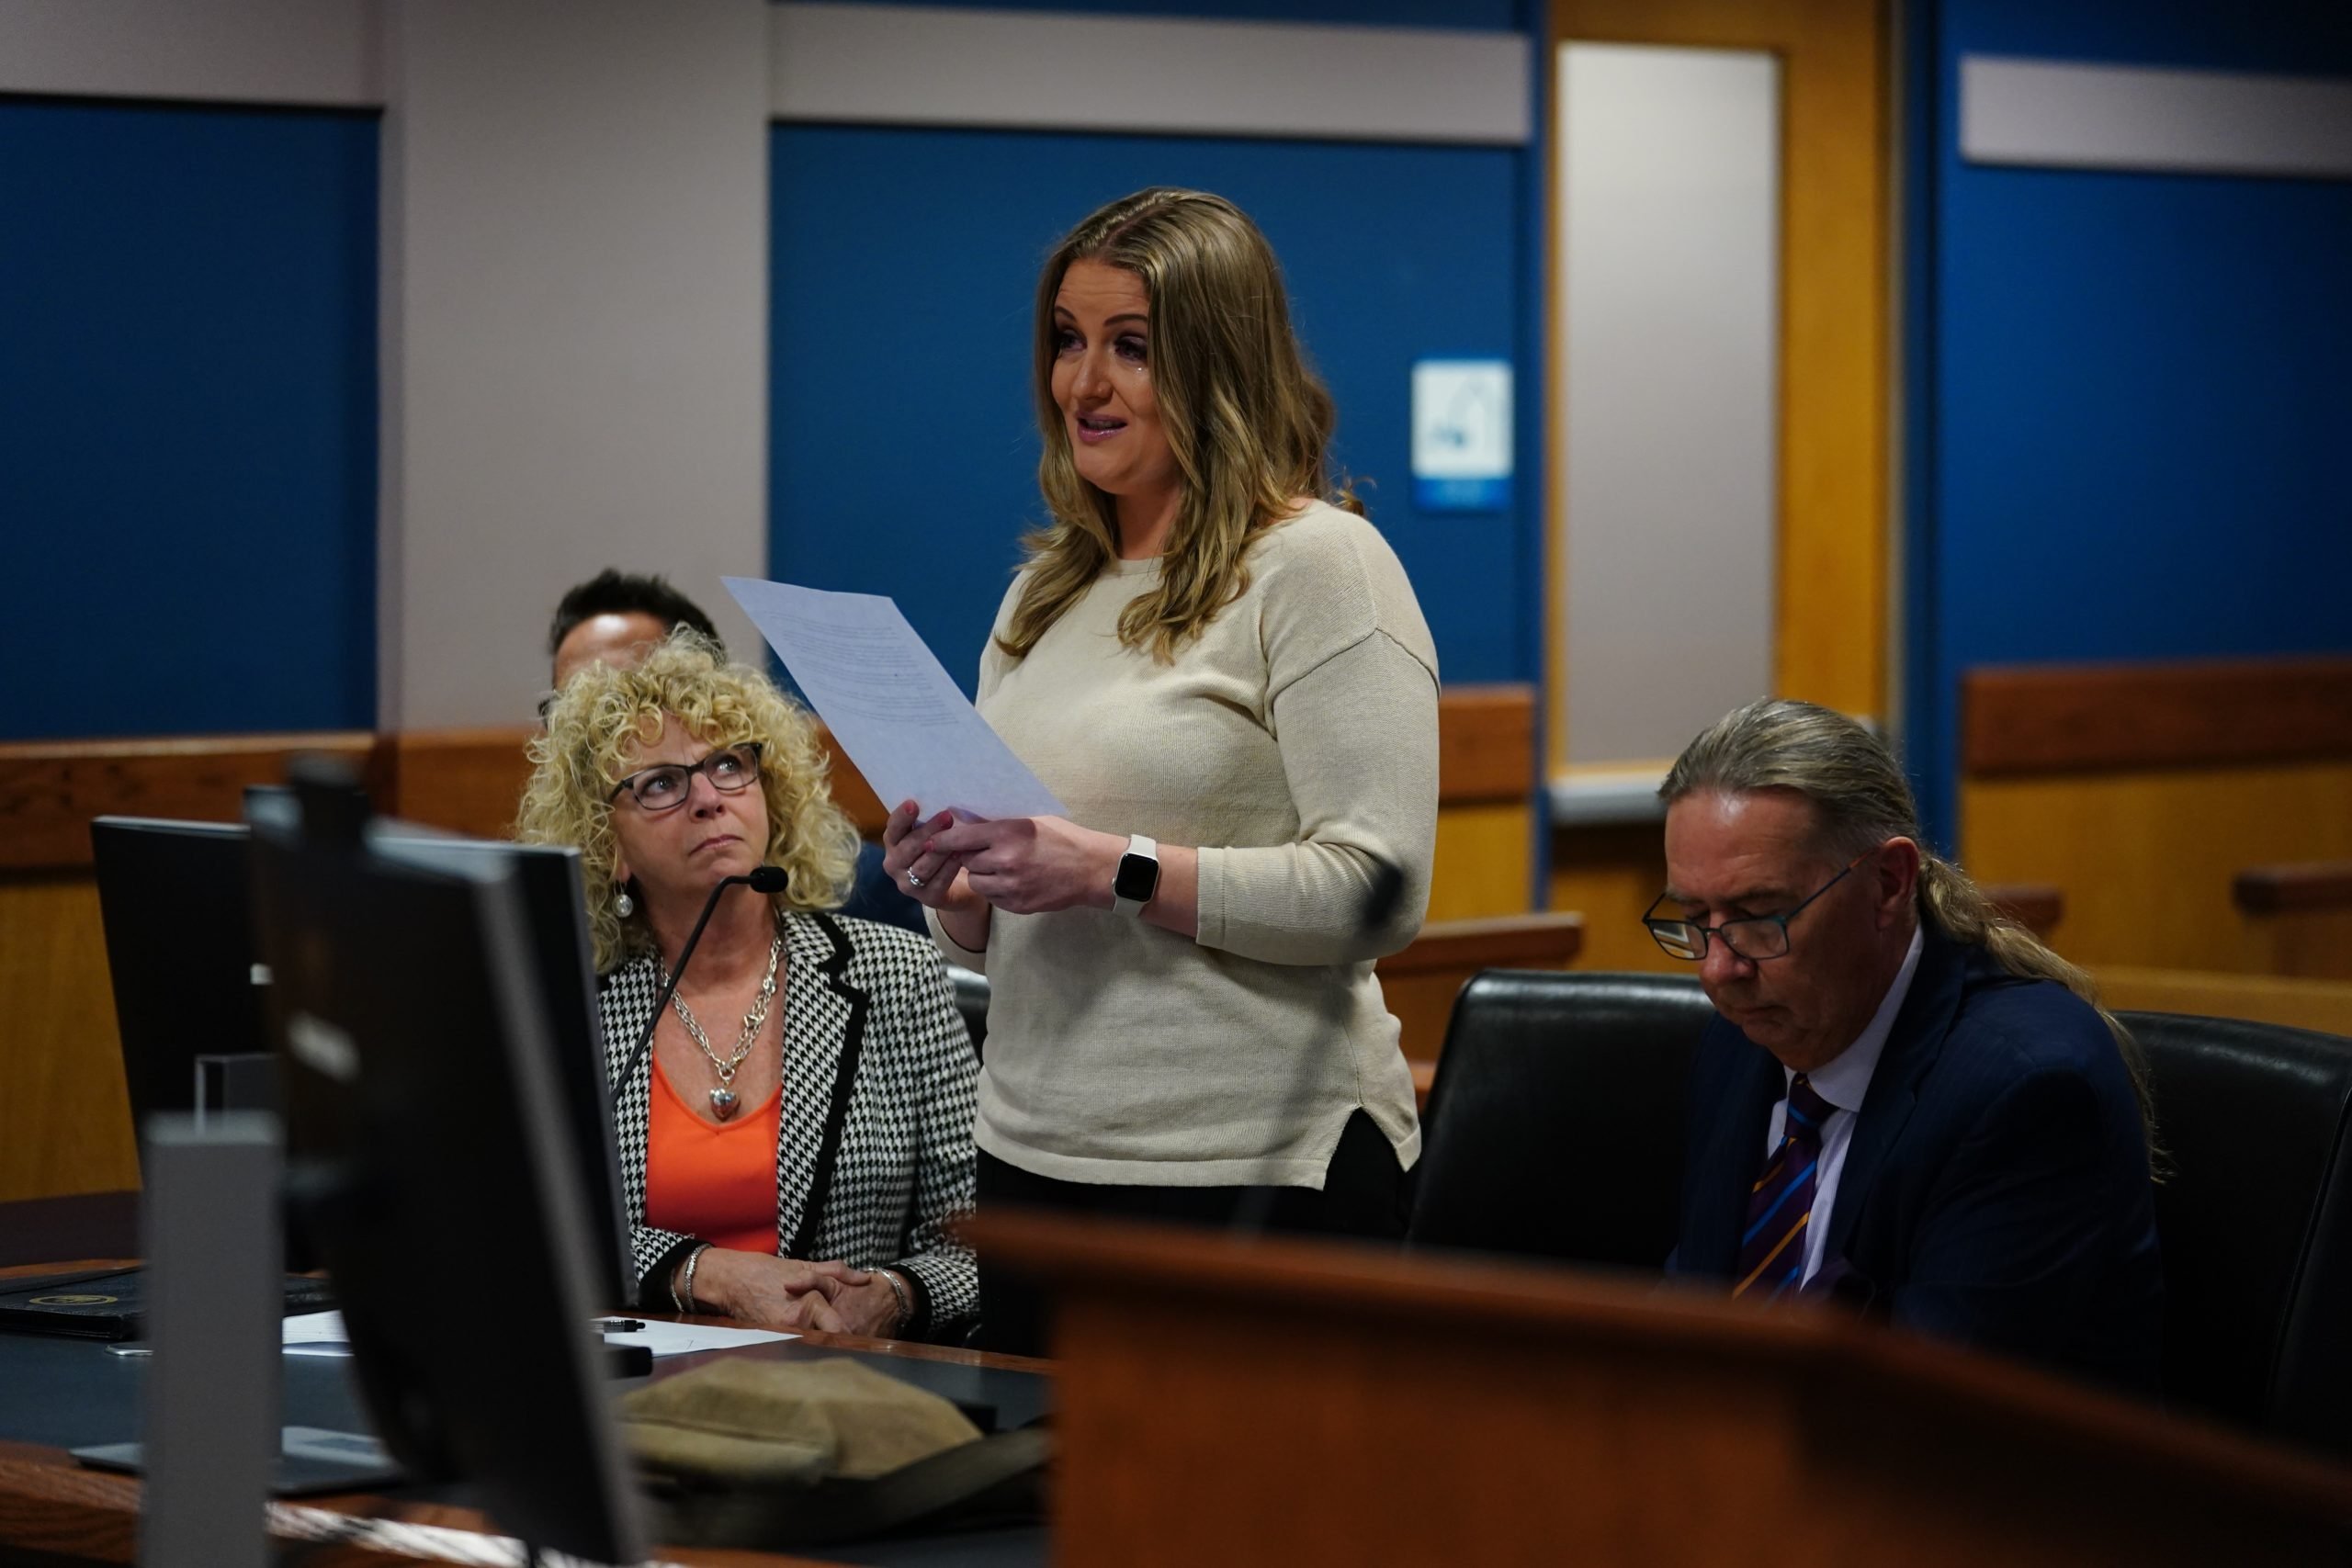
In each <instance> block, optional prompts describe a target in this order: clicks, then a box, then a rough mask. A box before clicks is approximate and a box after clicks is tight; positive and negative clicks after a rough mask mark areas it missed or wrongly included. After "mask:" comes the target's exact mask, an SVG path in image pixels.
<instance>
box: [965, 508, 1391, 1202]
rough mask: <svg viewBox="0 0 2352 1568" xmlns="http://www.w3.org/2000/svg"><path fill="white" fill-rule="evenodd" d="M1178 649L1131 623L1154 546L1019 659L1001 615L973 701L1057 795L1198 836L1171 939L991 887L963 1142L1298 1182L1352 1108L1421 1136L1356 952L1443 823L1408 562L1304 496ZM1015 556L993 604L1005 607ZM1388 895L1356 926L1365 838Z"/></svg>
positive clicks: (1091, 1168)
mask: <svg viewBox="0 0 2352 1568" xmlns="http://www.w3.org/2000/svg"><path fill="white" fill-rule="evenodd" d="M1248 562H1249V569H1250V587H1249V589H1248V591H1247V592H1244V593H1243V594H1242V596H1241V597H1240V598H1239V599H1238V600H1237V601H1235V602H1234V603H1233V604H1229V605H1227V607H1226V608H1225V609H1224V610H1223V611H1221V612H1220V613H1219V614H1218V615H1217V617H1216V620H1215V621H1214V622H1212V623H1211V624H1210V626H1208V628H1207V630H1206V631H1205V633H1204V635H1203V636H1202V637H1200V638H1199V639H1198V640H1197V641H1194V642H1192V643H1190V644H1187V645H1186V646H1185V647H1183V648H1182V649H1180V650H1179V651H1178V653H1177V655H1176V658H1175V660H1174V662H1173V663H1172V664H1162V663H1159V662H1157V661H1156V660H1153V658H1152V657H1151V655H1150V653H1149V652H1148V651H1137V650H1135V649H1125V648H1122V647H1121V646H1120V645H1119V640H1118V620H1119V612H1120V611H1121V610H1122V609H1123V608H1125V605H1126V604H1128V602H1129V601H1130V600H1132V599H1133V598H1134V597H1135V596H1136V594H1138V593H1141V592H1145V591H1147V590H1148V589H1149V588H1150V587H1151V586H1153V584H1154V583H1155V582H1156V581H1158V577H1159V562H1158V561H1157V560H1148V561H1116V562H1114V563H1112V565H1111V566H1110V568H1109V569H1107V570H1105V572H1104V573H1103V576H1102V577H1101V578H1100V579H1099V580H1097V581H1096V582H1095V584H1094V585H1093V587H1092V588H1091V589H1090V590H1089V591H1088V592H1087V593H1086V595H1085V597H1083V598H1081V599H1080V600H1079V601H1078V603H1077V604H1073V605H1072V606H1071V607H1070V608H1069V611H1067V612H1066V613H1065V614H1064V615H1063V616H1062V617H1061V619H1060V620H1059V621H1057V622H1056V623H1055V625H1054V626H1053V627H1052V628H1051V629H1050V630H1048V631H1047V632H1046V635H1045V636H1044V637H1041V638H1040V639H1039V640H1038V642H1037V644H1036V646H1035V648H1033V649H1031V650H1030V652H1029V654H1028V656H1027V657H1026V658H1024V659H1020V660H1013V659H1010V658H1008V657H1007V656H1006V655H1005V654H1004V652H1003V651H1002V650H1001V649H1000V648H998V647H997V645H996V643H995V642H994V640H993V639H991V641H990V642H989V648H988V650H987V652H986V653H985V654H984V655H983V656H982V658H981V661H980V686H979V703H978V706H979V710H980V712H981V714H982V715H983V716H986V717H987V719H988V721H989V724H991V725H993V726H994V727H995V728H996V730H997V732H998V733H999V734H1000V735H1001V736H1003V737H1004V739H1005V741H1006V743H1007V744H1008V745H1010V746H1011V747H1012V750H1013V751H1014V753H1015V754H1017V755H1018V756H1019V757H1020V758H1021V759H1022V761H1024V762H1026V763H1027V764H1028V765H1029V766H1030V767H1031V768H1032V769H1034V770H1035V772H1036V773H1037V776H1038V777H1039V778H1040V779H1041V780H1043V781H1044V783H1045V784H1046V787H1047V788H1049V789H1051V790H1052V791H1053V792H1054V793H1055V794H1056V795H1057V796H1058V797H1059V798H1060V799H1061V801H1062V803H1063V805H1064V806H1066V807H1068V808H1069V814H1070V817H1071V818H1072V820H1074V821H1076V822H1078V823H1079V824H1080V825H1081V826H1083V827H1088V828H1093V829H1101V830H1103V831H1105V832H1113V833H1122V834H1125V833H1143V834H1146V835H1148V837H1150V838H1152V839H1155V840H1159V842H1161V843H1163V844H1178V845H1190V846H1194V847H1197V848H1198V849H1199V850H1200V925H1199V931H1198V934H1197V939H1196V940H1191V941H1188V940H1186V939H1185V938H1184V937H1182V936H1180V935H1177V934H1175V933H1173V932H1170V931H1163V930H1161V929H1159V927H1157V926H1153V925H1149V924H1147V923H1146V922H1144V921H1143V920H1141V919H1135V918H1132V917H1126V916H1121V915H1117V914H1114V913H1112V912H1110V911H1108V910H1098V909H1092V908H1076V909H1068V910H1062V911H1059V912H1057V913H1054V914H1048V915H1013V914H1007V913H1006V912H1005V911H1003V910H1001V909H999V910H996V911H994V912H993V914H992V916H991V919H990V926H989V945H988V951H987V952H986V953H970V952H967V951H966V950H964V949H963V948H961V947H959V946H957V945H956V943H955V942H953V941H952V940H950V939H948V938H947V936H946V935H945V933H944V931H941V930H940V928H939V924H938V921H937V919H936V917H933V922H932V931H933V936H934V937H935V938H936V939H937V940H938V942H939V943H940V945H941V947H942V949H943V950H944V952H945V953H947V955H948V956H949V957H950V958H953V959H955V960H956V962H958V963H961V964H966V965H967V966H969V967H971V968H975V969H985V971H986V972H987V974H988V976H989V984H990V999H989V1038H988V1059H987V1062H986V1065H985V1066H983V1067H982V1069H981V1073H980V1082H979V1116H978V1124H977V1127H976V1129H975V1137H976V1140H977V1142H978V1145H979V1146H980V1147H981V1148H983V1149H986V1150H987V1151H988V1152H989V1154H992V1155H994V1156H997V1157H998V1158H999V1159H1001V1160H1004V1161H1006V1162H1007V1163H1009V1164H1012V1165H1015V1166H1018V1167H1020V1168H1023V1169H1024V1170H1028V1171H1031V1172H1033V1173H1035V1174H1037V1175H1040V1176H1046V1177H1050V1178H1054V1179H1060V1180H1064V1181H1084V1182H1098V1183H1146V1184H1152V1185H1159V1186H1169V1187H1221V1186H1234V1185H1245V1184H1250V1185H1269V1186H1292V1187H1316V1188H1319V1187H1320V1186H1322V1184H1323V1175H1324V1170H1325V1168H1326V1167H1327V1166H1328V1165H1329V1162H1330V1158H1331V1154H1332V1151H1333V1150H1334V1149H1335V1148H1336V1147H1337V1146H1338V1144H1339V1139H1340V1130H1341V1129H1342V1127H1344V1126H1345V1124H1346V1122H1347V1120H1348V1117H1349V1115H1350V1114H1351V1112H1352V1111H1355V1110H1356V1108H1357V1107H1359V1106H1361V1107H1363V1108H1364V1109H1365V1110H1366V1111H1370V1112H1371V1114H1372V1116H1373V1119H1374V1121H1375V1122H1377V1123H1378V1124H1379V1126H1380V1128H1381V1130H1382V1131H1383V1132H1385V1134H1387V1135H1388V1140H1389V1142H1390V1143H1391V1144H1393V1145H1395V1146H1396V1149H1397V1157H1398V1159H1399V1161H1400V1162H1401V1163H1403V1164H1405V1165H1407V1166H1408V1167H1409V1166H1410V1165H1411V1164H1412V1163H1413V1162H1414V1160H1415V1159H1416V1158H1418V1157H1419V1153H1420V1129H1419V1122H1418V1120H1417V1119H1416V1117H1415V1115H1414V1111H1413V1086H1412V1078H1411V1075H1410V1073H1409V1072H1408V1069H1407V1067H1406V1066H1405V1060H1404V1057H1403V1055H1401V1054H1400V1053H1399V1052H1398V1050H1397V1021H1396V1020H1395V1019H1394V1018H1392V1017H1390V1016H1389V1014H1388V1012H1387V1010H1386V1009H1385V1007H1384V1006H1383V1004H1382V1001H1381V996H1380V984H1379V982H1378V981H1377V980H1375V979H1374V977H1373V973H1372V960H1373V959H1374V958H1375V957H1377V956H1379V955H1380V954H1382V953H1392V952H1394V951H1396V950H1397V948H1399V947H1402V946H1403V945H1404V944H1405V943H1406V942H1409V941H1411V940H1412V937H1413V935H1414V933H1415V932H1416V931H1419V929H1420V923H1421V916H1422V912H1423V911H1424V910H1425V909H1426V908H1427V907H1428V903H1429V877H1430V856H1431V853H1432V851H1433V846H1434V841H1435V837H1436V831H1437V691H1438V682H1437V653H1436V649H1435V648H1434V647H1433V646H1432V644H1431V643H1430V633H1429V627H1428V626H1427V625H1426V624H1425V623H1424V622H1423V621H1422V619H1421V612H1420V606H1419V604H1417V603H1416V602H1415V600H1414V598H1413V590H1412V585H1411V584H1410V583H1408V581H1406V580H1405V572H1404V569H1403V567H1402V566H1401V565H1399V564H1398V562H1397V557H1396V553H1395V552H1394V551H1392V550H1391V549H1390V548H1389V547H1388V544H1387V541H1385V539H1383V538H1382V537H1381V536H1380V535H1379V533H1378V532H1377V531H1376V530H1374V528H1373V526H1372V525H1370V524H1369V523H1366V522H1364V521H1363V519H1362V518H1359V517H1356V516H1353V515H1351V514H1350V513H1344V512H1341V511H1339V510H1338V509H1336V508H1333V507H1330V506H1326V505H1323V504H1321V503H1317V504H1315V505H1312V506H1310V507H1308V508H1307V509H1306V510H1305V511H1303V512H1301V513H1299V514H1297V515H1296V516H1295V517H1294V518H1292V519H1291V520H1289V521H1288V522H1285V523H1283V524H1282V525H1278V526H1276V527H1274V528H1272V529H1271V530H1269V531H1268V532H1267V533H1266V534H1265V535H1264V536H1261V539H1260V540H1259V541H1258V542H1257V543H1256V544H1255V546H1254V547H1252V548H1251V550H1250V555H1249V557H1248ZM1021 588H1022V583H1021V582H1020V581H1015V582H1014V584H1013V587H1012V592H1009V593H1008V594H1007V595H1006V596H1005V600H1004V604H1003V605H1002V607H1001V609H1000V610H999V612H998V617H997V630H998V631H1000V632H1001V631H1002V630H1003V629H1004V627H1005V626H1006V625H1007V624H1008V623H1009V621H1010V618H1011V616H1012V607H1013V605H1014V604H1016V603H1017V601H1018V598H1019V594H1020V592H1021ZM1375 855H1376V856H1378V857H1380V858H1382V859H1385V860H1386V861H1388V862H1390V863H1393V864H1395V865H1396V866H1397V868H1398V869H1399V870H1400V871H1401V872H1402V873H1403V874H1404V877H1405V891H1404V897H1402V898H1401V899H1400V900H1399V901H1398V904H1397V911H1396V913H1395V915H1394V916H1393V917H1392V918H1391V919H1390V920H1389V921H1388V923H1387V924H1386V925H1385V926H1384V927H1382V928H1381V929H1378V930H1376V931H1363V930H1360V929H1359V927H1360V911H1361V910H1362V909H1363V904H1364V899H1365V895H1366V893H1367V891H1368V890H1369V889H1370V888H1371V886H1373V880H1374V879H1373V867H1372V861H1371V857H1372V856H1375Z"/></svg>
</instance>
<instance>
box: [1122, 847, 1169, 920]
mask: <svg viewBox="0 0 2352 1568" xmlns="http://www.w3.org/2000/svg"><path fill="white" fill-rule="evenodd" d="M1157 892H1159V845H1158V844H1155V843H1153V842H1152V841H1151V840H1149V839H1147V838H1145V837H1144V836H1143V835H1142V834H1141V833H1130V834H1129V835H1127V852H1126V853H1125V854H1123V855H1121V856H1120V857H1119V870H1118V874H1116V875H1114V876H1113V877H1112V878H1111V908H1112V909H1113V910H1114V912H1116V913H1118V914H1122V915H1140V914H1142V913H1143V907H1144V906H1145V905H1146V904H1148V903H1150V902H1151V896H1152V895H1153V894H1155V893H1157Z"/></svg>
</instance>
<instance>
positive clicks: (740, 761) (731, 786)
mask: <svg viewBox="0 0 2352 1568" xmlns="http://www.w3.org/2000/svg"><path fill="white" fill-rule="evenodd" d="M696 773H700V774H701V775H702V776H703V777H705V778H707V779H708V780H709V781H710V787H711V788H713V789H715V790H717V791H718V793H719V794H721V795H741V793H742V792H743V791H745V790H747V789H749V788H751V787H752V785H753V784H757V783H758V782H759V777H760V743H759V742H758V741H756V740H746V741H745V742H743V744H741V746H723V747H721V748H719V749H718V750H716V751H713V752H712V753H711V754H710V755H709V756H707V757H705V758H704V759H703V760H702V761H699V762H664V763H662V765H661V766H659V767H654V768H641V769H639V771H638V772H636V773H631V774H629V776H628V777H627V778H625V779H623V780H621V782H620V783H618V784H615V785H614V786H613V787H612V790H611V793H609V794H607V795H605V800H606V801H608V802H610V801H615V800H618V799H619V798H620V795H621V791H623V790H627V791H628V792H629V794H630V795H633V796H635V797H636V800H637V808H638V809H639V811H650V812H660V811H674V810H676V809H677V808H678V807H681V806H684V804H685V803H686V796H687V795H691V794H692V793H693V792H694V787H695V774H696Z"/></svg>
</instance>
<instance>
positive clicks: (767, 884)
mask: <svg viewBox="0 0 2352 1568" xmlns="http://www.w3.org/2000/svg"><path fill="white" fill-rule="evenodd" d="M739 882H740V883H745V884H748V885H749V886H750V887H751V889H752V892H754V893H781V892H783V891H784V890H785V889H786V888H787V887H789V886H792V874H791V873H790V872H788V871H786V870H785V869H784V868H783V867H782V866H780V865H763V866H759V867H756V868H754V869H752V870H751V871H747V872H745V873H744V874H742V875H741V876H727V877H721V878H720V879H719V882H718V886H716V887H713V888H712V889H711V890H710V897H707V898H706V899H704V900H703V901H702V913H701V915H700V916H698V917H697V918H696V919H695V929H694V931H693V932H692V933H691V934H690V935H688V936H687V938H686V945H685V946H684V948H682V949H680V950H679V953H678V966H677V967H676V968H675V969H673V970H671V971H670V978H669V979H668V980H666V981H664V982H663V983H662V994H661V995H660V996H659V997H656V998H654V999H653V1011H652V1012H651V1013H650V1014H649V1015H647V1017H646V1020H645V1032H643V1033H642V1034H639V1036H638V1037H637V1043H636V1045H634V1046H633V1047H631V1048H630V1050H629V1054H628V1061H626V1062H624V1063H622V1064H621V1070H620V1076H619V1077H616V1078H615V1079H613V1082H612V1100H611V1102H610V1103H609V1104H607V1105H606V1106H605V1114H606V1115H607V1116H615V1115H618V1114H619V1112H620V1106H621V1091H622V1090H624V1089H627V1088H628V1080H629V1075H630V1074H632V1073H634V1072H636V1071H637V1065H638V1063H639V1062H641V1061H643V1060H644V1059H645V1050H646V1047H647V1046H649V1045H650V1044H652V1043H653V1031H654V1029H655V1028H656V1027H658V1026H659V1025H660V1023H661V1022H662V1009H663V1008H666V1007H668V1006H669V1005H670V996H671V993H672V992H673V991H675V990H676V989H677V988H678V976H681V975H684V973H685V972H686V960H687V959H689V958H692V957H693V956H694V955H695V943H696V942H700V941H701V940H702V928H703V927H705V926H707V925H708V924H710V912H711V911H712V910H713V909H716V908H718V896H719V895H720V894H722V893H724V892H726V891H727V890H728V889H729V888H730V887H732V886H735V885H736V884H737V883H739Z"/></svg>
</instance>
